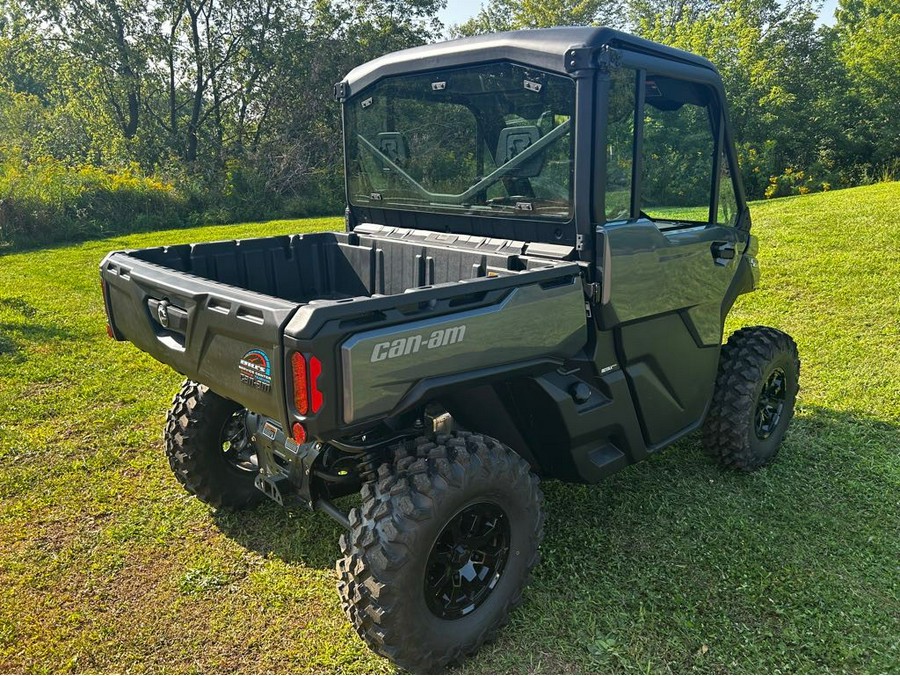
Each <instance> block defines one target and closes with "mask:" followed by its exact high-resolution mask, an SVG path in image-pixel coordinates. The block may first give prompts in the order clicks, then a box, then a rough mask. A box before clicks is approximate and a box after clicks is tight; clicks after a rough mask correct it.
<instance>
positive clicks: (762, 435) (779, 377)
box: [754, 368, 787, 440]
mask: <svg viewBox="0 0 900 676" xmlns="http://www.w3.org/2000/svg"><path fill="white" fill-rule="evenodd" d="M786 399H787V378H786V376H785V374H784V370H782V369H780V368H778V369H775V370H774V371H772V373H770V374H769V377H768V378H766V382H765V383H763V387H762V390H761V391H760V393H759V399H757V401H756V414H755V417H754V423H755V428H756V436H757V438H759V439H761V440H763V439H768V438H769V437H770V436H772V434H773V433H774V432H775V430H776V429H777V428H778V424H779V423H780V422H781V418H782V413H783V412H784V402H785V400H786Z"/></svg>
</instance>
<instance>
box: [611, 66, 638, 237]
mask: <svg viewBox="0 0 900 676" xmlns="http://www.w3.org/2000/svg"><path fill="white" fill-rule="evenodd" d="M636 75H637V74H636V72H635V71H633V70H631V69H630V68H616V69H615V70H614V71H613V73H612V76H611V80H612V81H611V82H610V90H609V118H608V120H609V121H608V128H607V133H606V220H607V221H621V220H625V219H627V218H629V217H630V215H631V176H632V164H633V163H632V160H633V155H634V107H635V96H634V94H635V82H636Z"/></svg>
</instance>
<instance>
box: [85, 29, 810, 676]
mask: <svg viewBox="0 0 900 676" xmlns="http://www.w3.org/2000/svg"><path fill="white" fill-rule="evenodd" d="M335 96H336V98H337V100H338V101H339V102H340V104H341V105H342V107H343V120H344V143H345V160H344V161H345V173H346V191H347V208H346V231H345V232H327V233H316V234H308V235H292V236H279V237H266V238H262V239H249V240H240V241H226V242H213V243H203V244H193V245H179V246H168V247H158V248H151V249H141V250H137V251H118V252H114V253H111V254H109V255H108V256H107V257H106V259H105V260H104V261H103V263H102V265H101V276H102V281H103V284H102V286H103V293H104V298H105V302H106V309H107V313H108V319H109V331H110V333H111V335H112V336H114V337H115V338H117V339H119V340H128V341H131V342H132V343H134V344H135V345H136V346H137V347H139V348H140V349H142V350H144V351H146V352H148V353H149V354H151V355H152V356H154V357H155V358H156V359H158V360H159V361H161V362H163V363H165V364H168V365H169V366H171V367H172V368H174V369H176V370H177V371H179V372H180V373H182V374H184V375H185V376H186V377H187V380H186V381H185V383H184V385H183V386H182V388H181V391H180V392H179V393H178V394H177V395H175V400H174V402H173V404H172V409H171V411H170V413H169V415H168V421H167V423H166V427H165V443H166V453H167V455H168V459H169V464H170V465H171V467H172V470H173V471H174V473H175V476H176V478H177V479H178V481H179V482H181V484H182V485H183V486H184V487H185V488H186V489H187V490H188V491H189V492H191V493H193V494H194V495H196V496H197V497H198V498H200V499H201V500H203V501H204V502H207V503H209V504H210V505H212V506H214V507H226V508H243V507H250V506H252V505H255V504H257V503H258V502H260V501H261V500H264V499H265V498H266V497H268V498H270V499H272V500H275V501H277V502H279V503H282V504H284V503H287V502H289V501H299V502H302V503H305V504H306V505H308V506H309V507H310V508H312V509H314V510H318V511H322V512H324V513H325V514H327V515H329V516H330V517H332V518H333V519H335V520H336V521H337V522H339V523H340V524H342V525H343V526H344V527H345V528H346V529H347V533H346V534H345V535H343V536H342V537H341V539H340V549H341V558H340V559H339V560H338V562H337V573H338V576H339V579H340V581H339V583H338V590H339V592H340V595H341V598H342V601H343V607H344V609H345V611H346V613H347V615H348V616H349V618H350V621H351V622H352V623H353V625H354V627H355V628H356V630H357V632H358V633H359V635H360V636H361V637H362V638H363V639H364V640H365V642H366V643H367V644H368V645H369V646H370V647H371V648H372V649H373V650H375V651H376V652H378V653H380V654H381V655H384V656H386V657H388V658H390V659H391V660H393V661H394V662H396V663H397V664H398V665H400V666H402V667H404V668H406V669H409V670H414V671H418V670H430V669H437V668H441V667H442V666H444V665H446V664H448V663H450V662H453V661H455V660H458V659H460V658H462V657H464V656H466V655H469V654H471V653H472V652H474V651H475V650H477V649H478V647H479V646H480V645H481V644H482V643H483V642H484V641H486V640H488V639H490V638H491V637H492V636H493V635H494V634H495V632H496V631H497V630H498V629H499V628H500V627H502V626H503V624H504V623H505V622H506V621H507V618H508V615H509V613H510V612H511V611H512V610H513V609H514V608H515V607H516V606H517V605H519V603H520V602H521V601H522V595H523V589H524V587H525V585H526V584H527V582H528V579H529V576H530V574H531V571H532V569H533V568H534V567H535V566H536V565H537V563H538V559H539V554H538V547H539V545H540V543H541V538H542V536H543V531H544V517H543V515H542V511H541V502H542V496H541V491H540V489H539V487H538V477H544V478H553V479H560V480H563V481H578V482H586V483H596V482H599V481H601V480H602V479H603V478H604V477H606V476H608V475H610V474H611V473H613V472H616V471H618V470H620V469H622V468H623V467H626V466H627V465H629V464H631V463H634V462H637V461H639V460H641V459H642V458H644V457H646V456H647V455H648V454H650V453H653V452H656V451H658V450H660V449H662V448H664V447H666V446H668V445H669V444H671V443H672V442H674V441H675V440H677V439H680V438H681V437H683V436H685V435H686V434H689V433H691V432H693V431H694V430H697V429H701V428H702V439H703V445H704V446H705V447H706V449H707V450H708V451H709V452H710V453H711V454H712V455H713V456H714V457H717V458H718V459H719V460H720V461H721V462H722V463H723V464H724V465H727V466H730V467H734V468H738V469H741V470H752V469H754V468H757V467H760V466H762V465H765V464H766V463H768V462H769V461H770V460H772V458H773V457H774V456H775V454H776V452H777V450H778V448H779V445H780V444H781V441H782V439H783V437H784V434H785V431H786V429H787V426H788V423H789V422H790V419H791V417H792V414H793V408H794V401H795V398H796V396H797V390H798V374H799V360H798V355H797V348H796V346H795V344H794V342H793V340H791V338H790V337H789V336H788V335H786V334H785V333H782V332H781V331H778V330H776V329H772V328H766V327H752V328H745V329H741V330H740V331H738V332H737V333H735V334H733V335H732V336H731V337H730V338H729V339H728V342H727V343H726V344H725V345H724V346H723V345H722V333H723V325H724V320H725V316H726V314H727V313H728V311H729V310H730V308H731V307H732V304H733V303H734V301H735V298H736V297H737V296H738V295H739V294H742V293H746V292H748V291H752V290H753V289H754V287H755V286H756V284H757V280H758V276H759V270H758V266H757V260H756V252H757V242H756V238H755V237H753V236H752V235H751V234H750V214H749V211H748V208H747V205H746V201H745V196H744V190H743V187H742V185H741V181H740V175H739V172H738V165H737V158H736V156H735V150H734V140H733V138H732V130H731V127H730V126H729V121H728V113H727V110H726V106H725V98H724V92H723V88H722V82H721V79H720V77H719V75H718V73H717V72H716V69H715V68H714V66H713V65H712V64H711V63H710V62H709V61H707V60H705V59H702V58H699V57H697V56H694V55H692V54H688V53H686V52H682V51H679V50H676V49H671V48H669V47H664V46H661V45H657V44H654V43H651V42H648V41H646V40H643V39H640V38H636V37H633V36H630V35H627V34H624V33H620V32H618V31H615V30H610V29H607V28H552V29H546V30H532V31H522V32H514V33H503V34H497V35H485V36H481V37H476V38H471V39H463V40H456V41H452V42H446V43H443V44H435V45H428V46H424V47H418V48H415V49H409V50H406V51H402V52H398V53H395V54H389V55H387V56H384V57H382V58H379V59H376V60H375V61H372V62H370V63H367V64H365V65H362V66H360V67H358V68H356V69H355V70H353V71H352V72H351V73H350V74H349V75H347V77H346V79H345V80H344V81H343V82H340V83H339V84H337V85H336V87H335ZM353 493H358V494H359V495H360V496H361V503H360V504H359V506H358V507H354V508H352V509H350V510H349V513H347V512H346V511H344V510H342V509H341V508H339V506H338V505H337V504H335V500H336V499H338V498H341V497H342V496H347V495H350V494H353Z"/></svg>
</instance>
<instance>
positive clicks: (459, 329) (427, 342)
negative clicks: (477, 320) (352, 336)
mask: <svg viewBox="0 0 900 676" xmlns="http://www.w3.org/2000/svg"><path fill="white" fill-rule="evenodd" d="M465 336H466V325H465V324H461V325H460V326H451V327H450V328H449V329H436V330H435V331H432V332H431V334H430V335H428V336H423V335H421V334H420V335H418V336H408V337H406V338H396V339H394V340H387V341H385V342H383V343H378V344H377V345H375V347H374V348H373V349H372V358H371V359H370V360H369V361H384V360H385V359H393V358H394V357H402V356H404V355H408V354H415V353H416V352H418V351H419V350H423V349H425V350H433V349H435V348H437V347H447V346H448V345H453V344H454V343H461V342H462V341H463V338H465Z"/></svg>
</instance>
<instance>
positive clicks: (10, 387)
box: [0, 184, 900, 673]
mask: <svg viewBox="0 0 900 676" xmlns="http://www.w3.org/2000/svg"><path fill="white" fill-rule="evenodd" d="M898 205H900V184H885V185H878V186H874V187H868V188H860V189H854V190H846V191H841V192H832V193H824V194H817V195H813V196H807V197H797V198H788V199H783V200H775V201H771V202H766V203H763V204H758V205H754V223H755V228H754V232H755V233H756V234H757V235H758V236H759V237H760V240H761V244H762V248H761V253H760V263H761V265H762V270H763V278H762V288H761V289H760V290H759V291H758V292H757V293H755V294H751V295H749V296H747V297H745V298H742V299H740V300H739V303H738V305H737V307H736V308H735V310H734V312H733V313H732V315H731V317H730V319H729V329H731V330H733V329H734V328H737V327H738V326H740V325H744V324H757V323H764V324H770V325H772V326H777V327H781V328H783V329H785V330H787V331H789V332H790V333H791V334H792V335H793V336H794V337H795V338H796V340H797V343H798V344H799V346H800V352H801V357H802V359H803V368H802V392H801V396H800V400H799V406H798V411H797V418H796V420H795V421H794V423H793V426H792V428H791V431H790V433H789V435H788V438H787V440H786V442H785V445H784V448H783V451H782V455H781V457H780V458H779V460H778V462H776V463H775V464H774V465H773V466H771V467H769V468H768V469H765V470H763V471H761V472H758V473H755V474H752V475H741V474H737V473H733V472H725V471H721V470H719V469H718V468H717V467H716V466H715V465H713V464H712V463H711V462H710V461H709V460H707V459H706V458H705V457H704V456H703V454H702V452H701V450H700V447H699V444H698V442H697V439H696V437H691V438H689V439H686V440H685V441H683V442H681V443H679V444H678V445H677V446H676V447H674V448H672V449H670V450H669V451H667V452H665V453H663V454H659V455H658V456H655V457H653V458H651V459H650V460H649V461H647V462H644V463H641V464H639V465H636V466H634V467H631V468H629V469H627V470H625V471H623V472H621V473H620V474H618V475H617V476H615V477H613V478H612V479H610V480H608V481H606V482H604V483H603V484H601V485H599V486H570V485H563V484H559V483H555V482H548V483H546V484H545V487H544V488H545V493H546V497H547V512H548V521H547V537H546V540H545V543H544V547H543V562H542V564H541V565H540V567H539V568H538V570H537V573H536V576H535V579H534V582H533V584H532V586H531V587H530V588H529V591H528V592H527V595H526V601H525V604H524V606H523V607H522V608H521V609H520V610H519V611H518V612H516V613H515V615H514V616H513V618H512V621H511V624H510V626H509V627H508V628H507V629H506V630H505V631H504V632H503V633H502V634H501V636H500V638H499V639H498V640H497V641H496V642H495V643H493V644H491V645H489V646H486V647H485V648H484V649H483V650H482V651H481V653H480V654H479V655H478V656H477V657H476V658H474V659H472V660H470V661H468V662H466V663H465V664H464V665H463V666H462V670H464V671H471V672H509V671H513V672H523V671H524V672H530V671H537V672H560V671H579V672H595V671H599V672H620V671H629V672H643V671H649V672H763V673H764V672H832V671H834V672H848V671H851V672H897V671H898V670H900V657H898V655H900V646H898V638H900V556H898V555H900V504H898V501H900V490H898V488H900V462H898V449H900V423H898V419H900V362H898V346H900V264H898V262H897V261H898V257H897V233H898V232H900V206H898ZM324 227H330V228H339V227H340V222H339V221H338V220H335V219H331V220H319V221H303V222H293V223H291V222H279V223H269V224H262V225H246V226H229V227H217V228H204V229H197V230H190V231H184V230H178V231H172V232H158V233H152V234H144V235H135V236H129V237H123V238H117V239H110V240H106V241H102V242H92V243H88V244H81V245H78V246H71V247H63V248H56V249H47V250H42V251H35V252H30V253H22V254H14V255H7V256H4V257H2V258H0V671H3V672H6V671H12V672H21V671H36V672H48V671H53V672H56V671H63V672H64V671H88V672H94V671H101V672H109V671H116V672H121V671H129V672H130V671H158V672H232V671H243V672H267V671H293V672H313V671H333V672H373V671H375V672H378V671H390V670H392V667H391V665H390V664H389V663H388V662H386V661H384V660H382V659H380V658H378V657H376V656H374V655H373V654H372V653H370V652H369V651H368V650H366V648H365V647H364V646H363V644H362V643H361V641H359V640H358V639H357V638H356V636H355V634H354V633H353V631H352V630H351V629H350V627H349V625H348V624H347V622H346V621H345V619H344V616H343V614H342V613H341V611H340V608H339V606H338V602H337V594H336V591H335V582H336V579H335V575H334V572H333V568H332V566H333V561H334V559H335V558H336V556H337V555H338V547H337V538H338V535H339V528H338V527H337V526H336V525H334V524H333V523H332V522H331V521H330V520H328V519H327V518H325V517H323V516H319V515H313V514H310V513H307V512H304V511H299V510H298V511H288V512H285V511H284V510H282V509H280V508H278V507H277V506H276V505H274V504H271V505H265V506H263V507H261V508H260V509H258V510H256V511H254V512H251V513H247V514H242V515H229V514H221V513H214V512H211V511H210V510H209V509H207V508H206V507H205V506H203V505H202V504H200V503H199V502H197V501H196V500H193V499H191V498H190V497H188V496H187V495H185V494H184V493H183V492H182V490H181V489H180V488H179V486H178V485H177V483H176V482H175V480H174V478H173V477H171V476H170V473H169V470H168V467H167V464H166V462H165V459H164V457H163V453H162V443H161V430H162V421H163V416H164V413H165V410H166V408H167V407H168V405H169V401H170V399H171V396H172V394H173V393H174V392H175V390H176V389H177V387H178V384H179V377H178V376H177V375H176V374H175V373H174V372H172V371H170V370H169V369H167V368H166V367H164V366H162V365H161V364H158V363H156V362H154V361H153V360H152V359H150V358H149V357H147V356H146V355H144V354H142V353H141V352H139V351H138V350H136V349H135V348H133V347H131V346H130V345H127V344H117V343H115V342H113V341H111V340H109V339H108V338H107V337H106V335H105V330H104V325H105V321H104V318H103V314H102V313H103V310H102V305H101V299H100V293H99V285H98V276H97V264H98V263H99V261H100V259H101V258H102V256H103V255H104V254H105V253H106V252H107V251H109V250H110V249H115V248H123V247H141V246H149V245H153V244H160V243H175V242H186V241H198V240H211V239H222V238H226V237H244V236H250V235H264V234H274V233H286V232H297V231H301V230H315V229H320V228H324Z"/></svg>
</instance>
